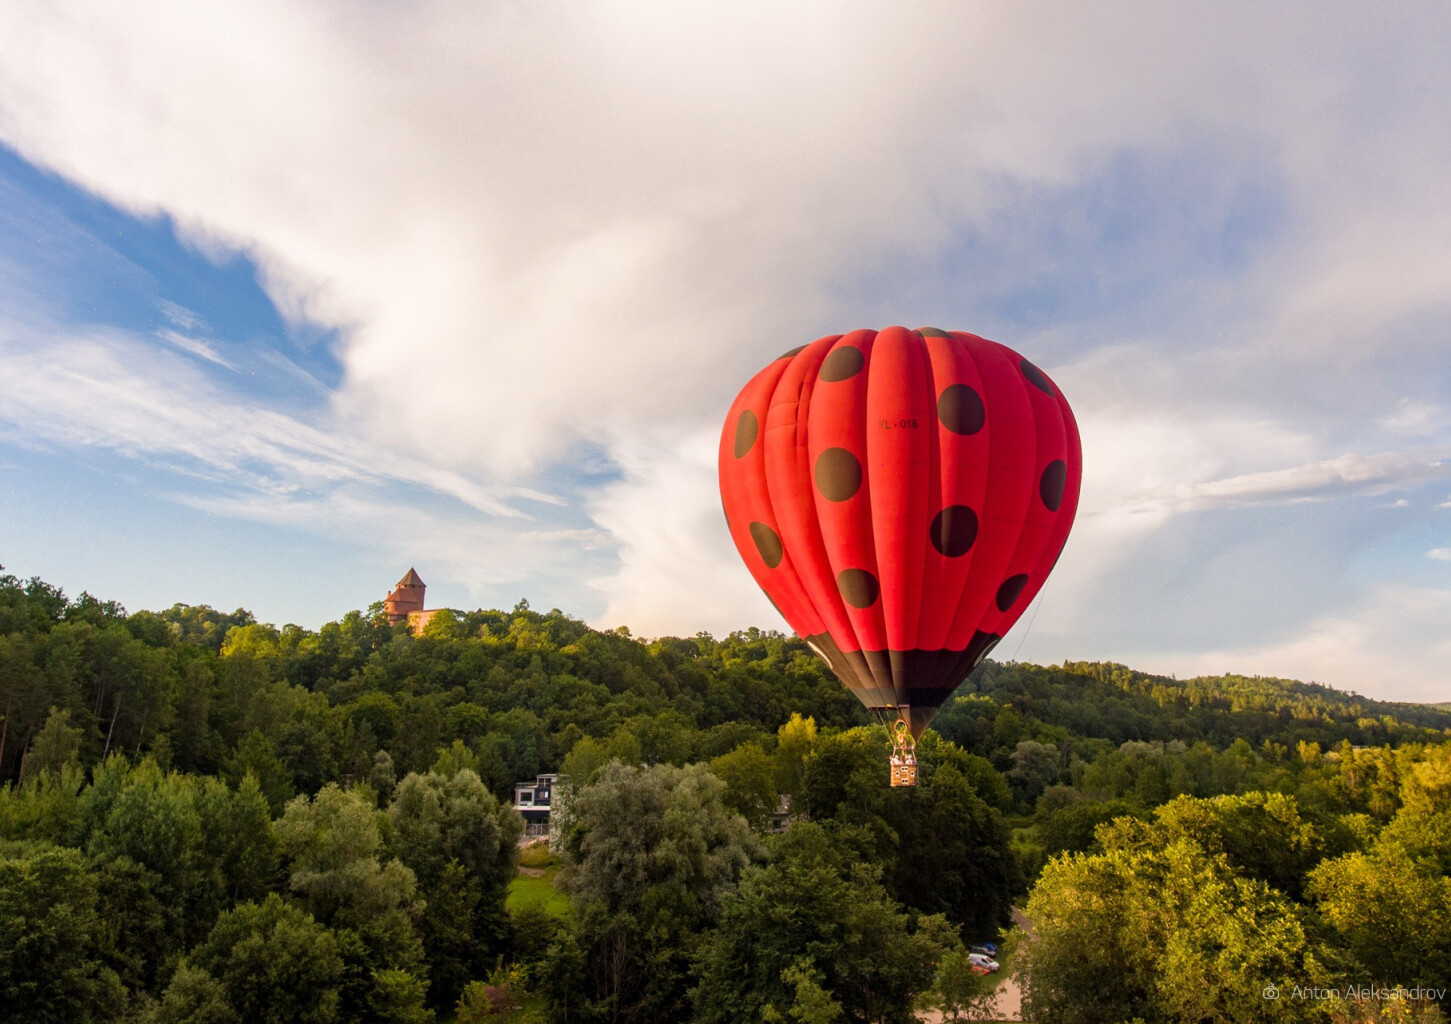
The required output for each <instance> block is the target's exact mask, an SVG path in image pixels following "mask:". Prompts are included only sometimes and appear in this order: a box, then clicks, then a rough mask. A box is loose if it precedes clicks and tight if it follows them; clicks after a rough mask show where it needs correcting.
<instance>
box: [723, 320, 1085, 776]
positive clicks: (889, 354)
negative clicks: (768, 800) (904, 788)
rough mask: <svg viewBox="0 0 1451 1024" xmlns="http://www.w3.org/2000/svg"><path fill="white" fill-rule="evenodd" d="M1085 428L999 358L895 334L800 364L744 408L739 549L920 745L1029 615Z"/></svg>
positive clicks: (773, 594) (946, 339)
mask: <svg viewBox="0 0 1451 1024" xmlns="http://www.w3.org/2000/svg"><path fill="white" fill-rule="evenodd" d="M1081 477H1082V471H1081V450H1080V447H1079V440H1078V428H1077V426H1076V424H1075V423H1074V420H1073V414H1072V412H1071V411H1070V410H1069V408H1068V403H1067V402H1066V401H1065V400H1064V398H1063V395H1062V394H1061V392H1059V390H1058V387H1057V385H1055V384H1054V383H1053V381H1052V380H1050V379H1049V377H1048V375H1047V374H1045V373H1044V372H1043V371H1042V370H1040V369H1038V367H1036V366H1034V365H1033V364H1032V363H1030V362H1029V361H1028V360H1027V359H1025V358H1023V357H1022V356H1021V355H1019V354H1018V353H1017V352H1014V351H1013V350H1012V349H1010V348H1008V347H1007V346H1005V345H1000V344H998V343H997V342H994V341H988V340H987V339H985V338H979V337H977V336H976V335H973V334H966V333H962V332H957V331H952V332H948V331H940V330H936V329H932V328H922V329H920V330H915V331H914V330H908V329H906V328H903V327H889V328H887V329H885V330H882V331H870V330H861V331H853V332H851V333H850V334H841V335H831V336H829V337H825V338H820V339H818V340H817V341H814V342H812V343H811V344H809V345H804V346H802V347H801V348H797V349H793V350H791V351H790V352H787V353H786V354H785V355H783V356H781V357H780V358H778V359H776V360H775V361H774V362H773V363H771V364H770V365H769V366H767V367H766V368H765V369H763V370H761V371H760V372H759V373H758V374H756V375H755V376H754V377H753V378H751V380H750V382H749V383H747V384H746V386H745V387H744V388H743V389H742V390H741V393H740V394H739V395H738V396H736V400H735V402H734V404H732V406H731V409H730V412H729V414H728V415H727V417H726V422H725V428H724V430H723V432H722V434H721V443H720V488H721V499H722V502H723V504H724V507H725V515H726V522H727V524H728V525H729V527H730V532H731V538H732V539H733V540H734V541H735V544H736V549H737V550H738V551H739V552H740V555H741V557H742V558H743V559H744V560H745V563H746V565H747V567H748V568H749V569H750V571H751V574H752V575H753V576H754V577H755V579H756V582H757V583H759V584H760V586H761V589H762V590H764V591H765V592H766V595H767V596H768V597H769V598H770V599H771V601H772V603H773V604H774V605H775V606H776V608H777V610H778V611H780V613H781V615H782V616H783V617H784V618H785V619H786V621H787V622H788V623H790V625H791V627H792V628H793V629H794V630H796V632H797V633H798V634H799V635H800V636H801V637H802V638H803V639H804V640H805V641H806V643H807V644H808V645H809V646H810V647H811V649H812V650H813V651H815V652H816V653H817V654H818V655H819V656H820V657H821V658H822V660H823V661H825V662H826V664H827V665H828V666H829V667H830V668H831V670H832V671H833V672H834V673H835V674H836V675H837V677H838V678H839V679H840V680H841V681H842V683H843V684H845V685H846V687H847V689H849V690H850V691H851V692H852V693H854V694H856V696H857V697H858V699H860V700H861V702H862V703H863V704H864V705H866V706H867V708H869V709H870V710H871V711H872V712H873V713H874V714H875V715H876V716H877V718H878V720H879V721H881V722H882V724H883V725H884V726H886V728H887V730H888V733H889V735H890V736H891V738H892V743H893V747H892V754H891V766H892V767H891V778H892V785H894V786H898V785H908V786H910V785H915V784H916V774H917V769H916V764H917V762H916V757H915V753H914V751H915V745H916V741H917V740H918V739H920V738H921V736H922V733H923V732H924V731H925V730H926V728H927V725H928V723H929V722H930V721H931V720H932V716H933V714H934V713H936V711H937V709H938V708H939V707H941V706H942V704H943V703H944V702H945V701H946V700H947V698H948V697H949V696H951V694H952V692H953V691H954V690H955V689H956V688H957V686H958V685H959V684H960V683H961V682H962V681H963V680H964V679H966V678H967V676H968V674H969V673H970V672H971V671H972V670H973V669H974V668H975V667H976V666H977V664H978V663H979V662H980V661H982V659H983V658H984V657H986V656H987V654H988V652H989V651H991V650H992V649H993V646H994V645H995V644H997V642H998V641H999V640H1001V639H1002V637H1003V635H1004V634H1005V633H1007V631H1008V629H1009V628H1010V627H1011V626H1012V625H1013V623H1014V622H1016V621H1017V620H1018V617H1019V616H1020V615H1021V614H1022V613H1023V611H1024V610H1025V609H1026V608H1027V607H1028V606H1029V605H1030V604H1031V602H1032V600H1033V598H1034V597H1035V596H1036V595H1037V593H1038V591H1039V589H1040V588H1041V587H1042V586H1043V582H1044V580H1046V579H1047V576H1048V573H1049V571H1050V570H1052V568H1053V566H1054V564H1055V563H1056V562H1057V560H1058V554H1059V552H1060V551H1062V549H1063V544H1064V542H1065V541H1066V540H1067V538H1068V531H1069V529H1070V528H1071V527H1072V525H1073V515H1074V512H1075V511H1076V510H1077V507H1078V489H1079V483H1080V480H1081Z"/></svg>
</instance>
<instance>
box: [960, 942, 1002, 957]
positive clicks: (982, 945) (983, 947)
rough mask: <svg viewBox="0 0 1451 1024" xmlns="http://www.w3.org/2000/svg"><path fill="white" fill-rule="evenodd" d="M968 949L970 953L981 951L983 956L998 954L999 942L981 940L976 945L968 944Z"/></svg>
mask: <svg viewBox="0 0 1451 1024" xmlns="http://www.w3.org/2000/svg"><path fill="white" fill-rule="evenodd" d="M967 951H968V952H969V953H981V954H982V955H983V956H997V955H998V947H997V944H996V943H993V942H979V943H977V944H975V945H972V946H968V947H967Z"/></svg>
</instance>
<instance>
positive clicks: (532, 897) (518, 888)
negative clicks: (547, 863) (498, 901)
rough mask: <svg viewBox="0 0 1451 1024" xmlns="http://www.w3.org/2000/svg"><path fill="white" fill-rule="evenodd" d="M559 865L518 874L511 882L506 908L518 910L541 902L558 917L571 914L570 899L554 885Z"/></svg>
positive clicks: (505, 902)
mask: <svg viewBox="0 0 1451 1024" xmlns="http://www.w3.org/2000/svg"><path fill="white" fill-rule="evenodd" d="M558 871H559V869H558V868H557V867H548V868H544V869H542V870H541V871H540V873H539V874H537V875H534V874H530V875H517V876H515V878H514V880H513V881H512V882H510V883H509V895H508V896H507V897H506V898H505V900H504V909H505V910H517V909H518V908H520V907H523V906H527V905H528V904H530V903H539V904H542V905H543V906H544V909H545V910H547V911H548V912H549V913H550V914H552V915H554V916H555V917H558V918H566V917H568V916H569V900H567V899H566V898H565V896H564V893H562V892H560V891H559V890H558V889H556V888H555V886H554V876H555V875H556V874H557V873H558Z"/></svg>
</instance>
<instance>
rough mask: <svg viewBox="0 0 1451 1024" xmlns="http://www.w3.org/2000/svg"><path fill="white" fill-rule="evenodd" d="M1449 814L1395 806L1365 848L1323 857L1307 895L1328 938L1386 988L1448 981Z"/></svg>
mask: <svg viewBox="0 0 1451 1024" xmlns="http://www.w3.org/2000/svg"><path fill="white" fill-rule="evenodd" d="M1448 874H1451V811H1441V812H1438V813H1434V814H1417V813H1414V812H1408V811H1406V810H1404V809H1403V810H1401V811H1400V812H1399V813H1398V814H1397V815H1396V817H1395V818H1394V819H1393V820H1392V821H1391V823H1390V824H1389V825H1387V826H1386V827H1385V828H1384V829H1382V830H1381V832H1380V834H1379V835H1378V836H1377V837H1376V839H1375V842H1374V843H1373V844H1372V846H1371V847H1370V849H1369V850H1366V851H1363V852H1361V851H1357V852H1353V853H1348V854H1345V855H1344V856H1341V857H1337V858H1334V859H1330V860H1326V861H1323V862H1322V863H1320V864H1319V865H1318V866H1316V867H1315V868H1314V869H1313V870H1312V871H1311V872H1310V882H1309V892H1310V894H1311V896H1313V897H1314V898H1315V900H1316V905H1317V907H1318V908H1319V910H1320V913H1321V914H1322V915H1323V916H1324V918H1325V920H1326V922H1327V923H1328V924H1329V925H1330V927H1331V928H1332V929H1333V931H1334V933H1335V935H1336V936H1337V937H1338V938H1339V940H1340V941H1341V942H1342V943H1344V945H1345V946H1346V947H1347V948H1348V949H1349V950H1350V952H1351V954H1352V955H1353V956H1354V957H1355V959H1356V960H1357V961H1359V962H1360V964H1361V965H1362V966H1363V967H1364V968H1365V969H1366V971H1368V972H1369V974H1370V976H1371V978H1372V979H1374V980H1375V981H1377V982H1379V983H1381V984H1385V985H1396V984H1400V985H1404V986H1406V987H1413V986H1416V985H1426V986H1430V987H1433V988H1435V987H1440V988H1445V987H1447V986H1451V877H1448Z"/></svg>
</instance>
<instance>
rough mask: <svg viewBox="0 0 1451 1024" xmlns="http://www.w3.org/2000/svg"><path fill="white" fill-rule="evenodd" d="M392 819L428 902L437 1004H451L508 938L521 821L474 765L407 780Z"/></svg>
mask: <svg viewBox="0 0 1451 1024" xmlns="http://www.w3.org/2000/svg"><path fill="white" fill-rule="evenodd" d="M455 742H456V743H457V741H455ZM459 745H461V744H459ZM388 817H389V819H390V821H391V824H392V831H393V848H394V850H395V851H396V853H397V855H398V859H399V860H400V861H402V863H403V864H404V865H406V866H407V867H408V868H410V869H412V871H413V873H414V875H415V876H416V878H417V880H418V887H419V894H420V896H422V898H423V901H424V911H423V915H422V918H421V920H420V932H421V937H422V940H423V947H424V952H425V955H426V957H427V960H428V962H429V964H430V966H431V973H432V979H433V990H434V995H433V1002H434V1004H435V1005H437V1006H451V1005H453V1003H454V1002H455V1001H456V1000H457V999H458V996H459V993H460V992H461V991H462V989H463V986H464V984H465V983H466V982H467V981H468V980H469V979H470V978H471V977H476V976H477V975H478V974H479V972H480V971H481V970H482V968H483V966H484V964H485V962H486V960H487V956H488V954H489V953H490V952H491V951H495V950H499V949H501V948H502V946H503V943H504V940H505V937H506V936H507V933H508V916H507V914H506V913H505V911H504V898H505V896H506V895H507V894H508V887H509V882H510V881H511V880H512V879H513V877H514V866H515V862H516V860H517V850H518V847H517V845H516V844H517V843H518V841H519V837H520V836H521V835H523V831H524V825H523V820H522V819H521V818H520V817H519V813H518V812H517V811H515V810H514V809H513V807H511V806H509V805H508V804H501V803H500V802H499V801H497V800H495V799H494V797H493V795H492V794H491V793H490V792H489V791H488V789H486V788H485V787H484V784H483V782H482V781H480V779H479V777H478V775H477V774H475V772H474V771H473V770H472V769H470V768H460V769H458V770H457V771H455V772H454V773H453V774H452V775H443V774H441V773H438V772H429V773H428V774H427V775H419V774H416V773H415V774H412V775H409V776H408V777H407V778H405V779H404V780H403V781H402V782H401V783H399V785H398V789H397V792H396V794H395V795H394V798H393V803H392V804H391V805H390V806H389V808H388Z"/></svg>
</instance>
